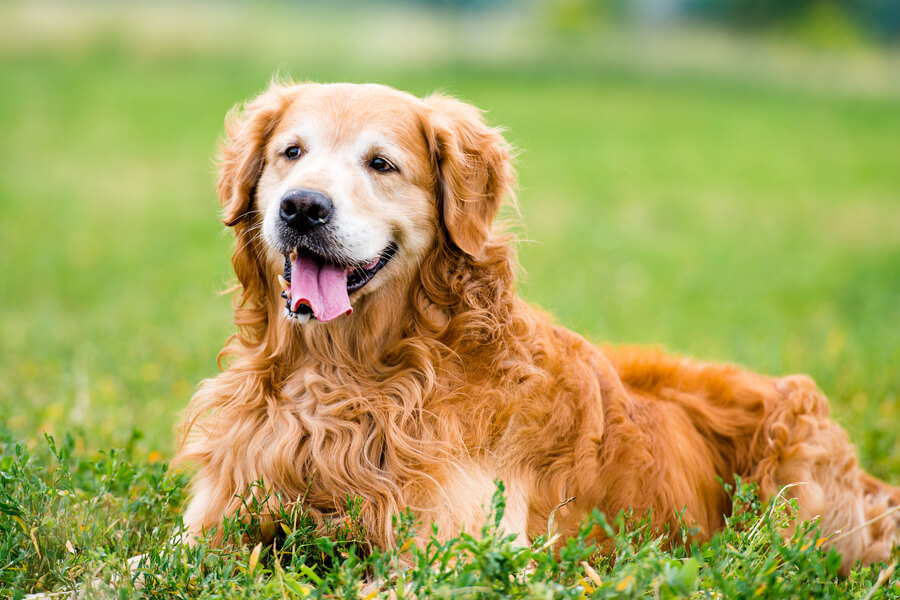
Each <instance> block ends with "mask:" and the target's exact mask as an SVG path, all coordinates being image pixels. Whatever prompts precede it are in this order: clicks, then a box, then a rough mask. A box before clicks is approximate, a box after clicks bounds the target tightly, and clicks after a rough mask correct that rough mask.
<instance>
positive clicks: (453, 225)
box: [425, 94, 515, 256]
mask: <svg viewBox="0 0 900 600" xmlns="http://www.w3.org/2000/svg"><path fill="white" fill-rule="evenodd" d="M425 104H426V105H427V107H428V111H429V112H428V115H427V117H426V126H425V130H426V135H427V137H428V143H429V147H430V149H431V153H432V161H433V164H434V168H435V171H436V174H437V185H436V188H437V193H438V202H439V206H438V210H439V211H440V212H441V216H442V218H443V222H444V226H445V227H446V228H447V232H448V233H449V236H450V239H451V240H452V242H453V243H454V244H455V245H456V246H457V247H458V248H459V249H460V250H462V251H463V252H465V253H467V254H469V255H471V256H478V255H479V254H480V252H481V250H482V248H483V247H484V245H485V242H487V240H488V238H489V236H490V233H491V223H492V222H493V220H494V217H495V216H496V214H497V211H498V209H499V208H500V203H501V201H502V200H503V198H504V197H505V196H506V195H508V194H510V193H511V192H512V189H513V186H514V184H515V174H514V172H513V168H512V159H511V156H510V151H509V146H508V144H507V143H506V140H504V139H503V136H502V135H501V132H500V130H499V129H496V128H492V127H489V126H488V125H487V124H486V123H485V122H484V119H483V118H482V116H481V112H480V111H479V110H478V109H477V108H475V107H473V106H471V105H469V104H466V103H464V102H460V101H459V100H455V99H453V98H449V97H447V96H442V95H439V94H433V95H431V96H428V97H427V98H426V99H425Z"/></svg>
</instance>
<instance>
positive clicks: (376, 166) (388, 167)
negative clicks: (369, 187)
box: [369, 156, 397, 173]
mask: <svg viewBox="0 0 900 600" xmlns="http://www.w3.org/2000/svg"><path fill="white" fill-rule="evenodd" d="M369 168H370V169H372V170H373V171H378V172H379V173H388V172H390V171H396V170H397V167H395V166H394V165H392V164H391V163H390V162H388V160H387V159H385V158H382V157H380V156H376V157H375V158H373V159H372V160H370V161H369Z"/></svg>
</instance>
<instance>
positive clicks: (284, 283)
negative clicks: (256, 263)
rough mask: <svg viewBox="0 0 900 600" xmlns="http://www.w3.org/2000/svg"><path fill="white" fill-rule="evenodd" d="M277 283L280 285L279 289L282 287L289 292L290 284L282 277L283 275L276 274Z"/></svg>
mask: <svg viewBox="0 0 900 600" xmlns="http://www.w3.org/2000/svg"><path fill="white" fill-rule="evenodd" d="M278 285H280V286H281V289H283V290H284V291H285V292H290V291H291V286H290V284H289V283H288V282H287V280H286V279H285V278H284V275H279V276H278Z"/></svg>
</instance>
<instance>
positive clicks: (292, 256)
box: [290, 250, 297, 262]
mask: <svg viewBox="0 0 900 600" xmlns="http://www.w3.org/2000/svg"><path fill="white" fill-rule="evenodd" d="M290 259H291V262H294V261H295V260H297V251H296V250H295V251H294V252H291V255H290Z"/></svg>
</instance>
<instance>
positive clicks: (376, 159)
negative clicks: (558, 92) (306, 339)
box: [218, 84, 513, 323]
mask: <svg viewBox="0 0 900 600" xmlns="http://www.w3.org/2000/svg"><path fill="white" fill-rule="evenodd" d="M221 162H222V166H221V175H220V180H219V186H218V191H219V198H220V200H221V202H222V205H223V207H224V220H225V223H226V224H227V225H229V226H233V227H234V228H235V230H236V235H237V237H238V247H237V250H236V253H235V257H234V260H233V262H234V265H235V270H236V272H237V275H238V278H239V279H240V281H241V284H242V287H243V293H244V295H245V300H246V299H247V298H246V297H247V296H250V297H251V300H252V299H254V297H255V302H254V303H256V304H260V305H262V304H264V303H265V302H266V301H269V300H271V298H277V295H278V293H281V295H282V297H284V298H285V304H286V310H285V314H286V315H287V317H288V318H290V319H295V320H297V321H298V322H299V323H306V322H307V321H308V320H309V319H310V318H315V319H317V320H318V321H320V322H327V321H331V320H333V319H339V318H348V317H346V316H345V315H347V314H349V313H351V312H352V311H353V309H354V308H355V307H357V306H358V304H359V303H360V302H361V301H363V298H365V297H366V296H367V295H370V294H373V293H374V292H376V290H378V289H379V288H381V287H384V286H388V287H389V286H392V285H393V286H397V285H409V282H411V281H413V277H412V276H413V275H414V274H415V273H416V272H417V271H418V269H419V266H420V265H421V263H422V261H423V260H424V259H425V257H426V255H427V254H428V253H429V252H431V251H433V250H434V248H435V246H436V245H440V244H443V245H446V246H449V247H450V248H451V249H452V250H453V251H455V252H458V253H461V254H464V255H468V256H469V257H471V258H473V259H477V257H478V256H479V255H480V254H481V253H482V251H483V249H484V247H485V245H486V244H487V243H488V242H489V239H490V237H491V224H492V221H493V219H494V217H495V215H496V213H497V210H498V208H499V206H500V203H501V201H502V199H503V198H504V196H506V195H507V194H508V193H509V192H510V191H511V187H512V185H513V172H512V167H511V164H510V155H509V151H508V150H507V145H506V143H505V141H504V140H503V138H502V136H501V135H500V133H499V131H498V130H496V129H492V128H490V127H488V126H487V125H486V124H485V123H484V120H483V119H482V117H481V114H480V112H479V111H478V110H477V109H475V108H473V107H472V106H469V105H467V104H464V103H462V102H459V101H457V100H454V99H452V98H448V97H445V96H438V95H433V96H429V97H428V98H426V99H424V100H420V99H418V98H415V97H413V96H411V95H409V94H406V93H402V92H398V91H396V90H393V89H390V88H387V87H384V86H379V85H353V84H327V85H324V84H301V85H287V86H286V85H273V86H271V87H270V88H269V90H268V91H266V92H264V93H263V94H262V95H260V96H259V97H257V98H256V99H254V100H253V101H251V102H250V103H248V104H247V105H246V106H245V107H244V109H243V110H239V111H236V112H234V113H233V114H232V115H231V116H230V118H229V120H228V123H227V139H226V142H225V145H224V147H223V150H222V158H221ZM404 282H405V283H404Z"/></svg>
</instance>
